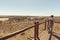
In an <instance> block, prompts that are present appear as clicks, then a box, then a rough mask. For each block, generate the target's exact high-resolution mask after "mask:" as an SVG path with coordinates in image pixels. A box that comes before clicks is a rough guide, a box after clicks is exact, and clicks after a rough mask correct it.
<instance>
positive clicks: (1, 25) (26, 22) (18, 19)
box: [0, 16, 60, 40]
mask: <svg viewBox="0 0 60 40" xmlns="http://www.w3.org/2000/svg"><path fill="white" fill-rule="evenodd" d="M0 18H1V19H0V38H2V37H4V36H5V35H8V34H11V33H14V32H16V31H19V30H22V29H24V28H26V27H31V26H34V22H35V21H38V22H39V23H42V22H45V20H46V19H47V18H48V17H45V16H42V17H39V16H5V17H4V16H3V17H0ZM54 19H55V20H54V21H55V23H54V27H53V33H54V34H56V35H57V36H58V37H59V38H60V17H57V16H56V17H55V18H54ZM2 20H3V21H2ZM44 27H45V23H43V24H40V25H39V38H40V40H48V39H49V35H50V34H49V33H48V29H47V23H46V30H44ZM58 37H55V36H52V38H51V40H60V39H59V38H58ZM4 40H34V27H33V28H31V29H28V30H26V31H24V32H22V33H19V34H17V35H14V36H12V37H10V38H8V39H4Z"/></svg>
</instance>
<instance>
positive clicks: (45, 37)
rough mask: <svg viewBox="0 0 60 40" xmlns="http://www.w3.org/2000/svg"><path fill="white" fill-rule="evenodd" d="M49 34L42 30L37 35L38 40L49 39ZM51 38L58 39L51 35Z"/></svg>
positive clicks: (52, 39)
mask: <svg viewBox="0 0 60 40" xmlns="http://www.w3.org/2000/svg"><path fill="white" fill-rule="evenodd" d="M49 36H50V34H48V32H47V31H43V32H42V33H41V34H40V35H39V37H40V40H48V39H49ZM51 40H58V39H57V38H55V37H54V36H52V38H51Z"/></svg>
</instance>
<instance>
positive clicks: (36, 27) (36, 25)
mask: <svg viewBox="0 0 60 40" xmlns="http://www.w3.org/2000/svg"><path fill="white" fill-rule="evenodd" d="M38 33H39V22H35V27H34V40H37V39H38V40H40V39H39V37H38V35H39V34H38Z"/></svg>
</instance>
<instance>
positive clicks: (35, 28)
mask: <svg viewBox="0 0 60 40" xmlns="http://www.w3.org/2000/svg"><path fill="white" fill-rule="evenodd" d="M43 23H45V29H46V20H45V22H42V23H39V22H35V23H34V25H33V26H31V27H26V28H24V29H22V30H19V31H16V32H13V33H10V34H8V35H5V36H3V37H0V40H6V39H8V38H11V37H13V36H15V35H17V34H20V33H22V32H24V31H26V30H29V29H31V28H33V27H34V40H37V39H38V40H40V38H39V37H38V35H39V34H38V31H39V29H38V28H39V25H41V24H43ZM55 23H60V22H55ZM36 38H37V39H36Z"/></svg>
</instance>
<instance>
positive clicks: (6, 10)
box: [0, 0, 60, 16]
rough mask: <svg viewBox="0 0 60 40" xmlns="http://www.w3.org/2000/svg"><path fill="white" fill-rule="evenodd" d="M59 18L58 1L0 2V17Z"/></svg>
mask: <svg viewBox="0 0 60 40" xmlns="http://www.w3.org/2000/svg"><path fill="white" fill-rule="evenodd" d="M52 14H53V15H55V16H60V0H0V15H18V16H20V15H24V16H26V15H28V16H48V15H52Z"/></svg>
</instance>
